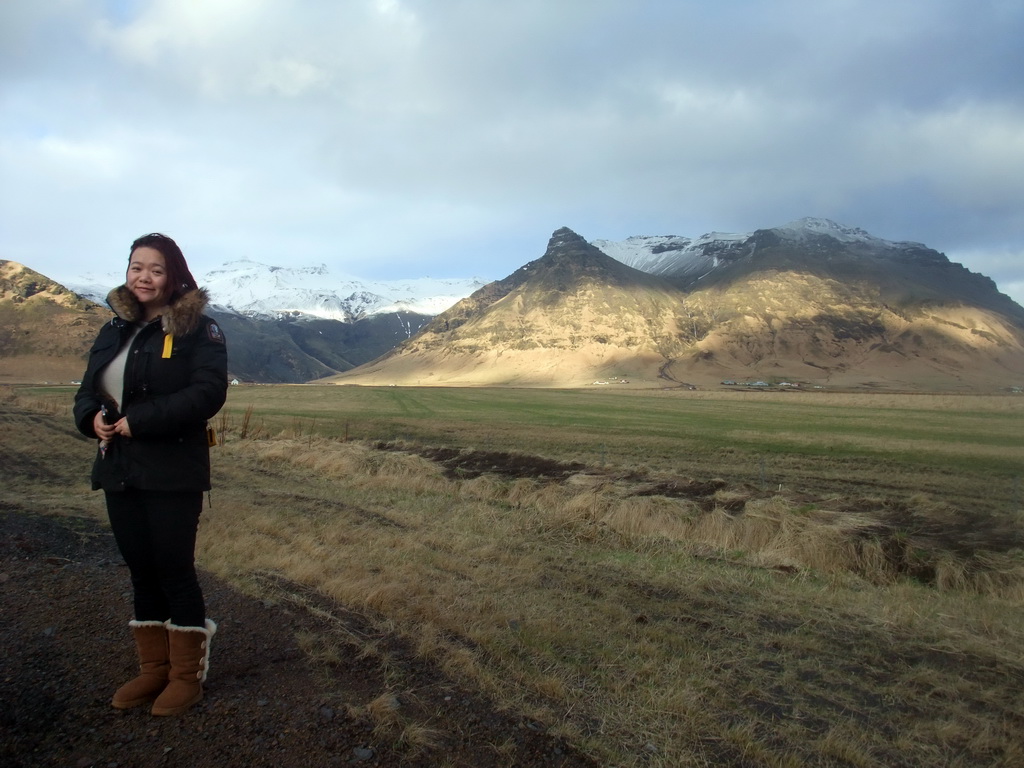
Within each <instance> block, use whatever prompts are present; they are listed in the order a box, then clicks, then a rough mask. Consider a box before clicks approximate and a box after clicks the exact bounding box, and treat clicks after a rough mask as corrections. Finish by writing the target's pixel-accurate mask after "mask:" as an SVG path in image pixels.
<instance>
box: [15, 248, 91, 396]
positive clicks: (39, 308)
mask: <svg viewBox="0 0 1024 768" xmlns="http://www.w3.org/2000/svg"><path fill="white" fill-rule="evenodd" d="M109 319H110V311H109V310H106V309H104V308H103V307H100V306H98V305H96V304H93V303H92V302H91V301H88V300H86V299H83V298H82V297H80V296H78V295H77V294H75V293H72V292H71V291H69V290H67V289H66V288H64V287H63V286H61V285H59V284H58V283H55V282H54V281H52V280H50V279H49V278H47V277H44V276H43V275H41V274H39V273H38V272H34V271H32V270H31V269H29V268H28V267H25V266H23V265H21V264H18V263H17V262H14V261H2V260H0V384H12V383H21V382H39V381H52V382H65V383H66V382H69V381H73V380H75V379H77V378H78V377H80V376H81V375H82V372H83V371H84V370H85V357H86V354H87V353H88V350H89V346H90V345H91V344H92V340H93V339H94V338H95V337H96V333H97V331H98V330H99V329H100V327H101V326H102V325H103V323H105V322H106V321H107V320H109Z"/></svg>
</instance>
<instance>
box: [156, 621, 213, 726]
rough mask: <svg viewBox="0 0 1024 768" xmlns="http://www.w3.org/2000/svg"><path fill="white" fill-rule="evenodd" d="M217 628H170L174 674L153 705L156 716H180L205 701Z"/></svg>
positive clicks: (208, 624) (169, 642)
mask: <svg viewBox="0 0 1024 768" xmlns="http://www.w3.org/2000/svg"><path fill="white" fill-rule="evenodd" d="M216 631H217V625H216V624H214V623H213V622H212V621H210V619H207V620H206V626H205V627H179V626H177V625H176V624H170V623H169V624H168V625H167V639H168V645H169V648H170V657H171V671H170V674H169V675H168V677H169V681H168V683H167V687H166V688H164V689H163V691H162V692H161V693H160V695H159V696H157V698H156V701H154V702H153V714H154V715H180V714H181V713H182V712H184V711H185V710H186V709H188V708H189V707H191V706H192V705H193V704H195V703H196V702H198V701H199V700H200V699H202V698H203V682H204V681H205V680H206V670H207V668H208V667H209V664H210V640H211V638H213V635H214V633H215V632H216Z"/></svg>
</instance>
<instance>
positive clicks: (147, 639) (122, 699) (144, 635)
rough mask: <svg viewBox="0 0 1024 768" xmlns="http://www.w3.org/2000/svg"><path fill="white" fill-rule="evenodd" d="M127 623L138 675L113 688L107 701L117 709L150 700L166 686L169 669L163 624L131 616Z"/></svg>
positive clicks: (168, 654) (165, 627)
mask: <svg viewBox="0 0 1024 768" xmlns="http://www.w3.org/2000/svg"><path fill="white" fill-rule="evenodd" d="M128 626H129V627H131V629H132V636H133V637H134V638H135V648H136V650H137V651H138V653H139V675H138V677H136V678H135V679H134V680H130V681H129V682H127V683H125V684H124V685H122V686H121V687H120V688H118V689H117V692H116V693H115V694H114V698H113V699H112V700H111V702H110V703H111V704H113V705H114V706H115V707H116V708H117V709H131V708H132V707H138V706H140V705H142V704H148V703H149V702H151V701H153V699H155V698H156V697H157V696H159V695H160V692H161V691H162V690H163V689H164V688H166V687H167V674H168V672H169V671H170V669H171V662H170V652H169V650H168V646H167V623H166V622H163V621H136V620H135V619H132V620H131V621H129V622H128Z"/></svg>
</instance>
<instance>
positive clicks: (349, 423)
mask: <svg viewBox="0 0 1024 768" xmlns="http://www.w3.org/2000/svg"><path fill="white" fill-rule="evenodd" d="M250 406H251V407H252V409H253V423H254V424H255V425H259V426H260V427H261V428H262V429H263V430H264V431H265V432H267V433H268V434H279V433H281V432H283V431H290V432H292V433H294V434H300V433H304V434H315V435H320V436H327V437H345V436H348V437H349V438H350V439H362V440H385V441H391V440H403V441H407V442H408V441H411V442H417V443H425V444H429V445H439V446H455V447H467V446H469V447H473V448H476V449H479V450H498V451H507V452H521V453H529V454H536V455H541V456H545V457H549V458H556V459H559V460H563V461H580V462H583V463H586V464H589V465H613V466H620V467H624V468H630V467H636V466H642V467H644V468H646V469H647V470H649V471H656V472H668V473H676V474H682V475H691V476H708V475H710V476H722V477H725V478H727V479H729V480H745V481H748V482H755V483H758V484H766V483H775V484H779V483H782V484H786V485H797V486H808V487H811V488H813V489H814V490H816V491H819V492H820V491H826V490H828V489H829V487H830V486H831V485H834V486H835V487H836V488H837V489H840V490H847V489H849V488H859V489H862V490H863V491H864V492H866V493H869V492H871V488H872V486H873V485H874V486H876V487H878V488H884V489H889V490H895V491H900V492H908V493H914V492H926V493H937V494H942V495H944V496H946V497H948V498H950V499H951V500H955V501H956V502H957V503H961V504H964V505H967V506H970V507H976V508H978V509H984V510H1000V509H1002V510H1004V511H1005V510H1010V509H1011V508H1012V507H1013V505H1014V504H1015V503H1016V504H1018V505H1019V503H1020V501H1021V499H1020V496H1021V493H1022V491H1021V489H1020V483H1021V475H1022V473H1024V440H1022V435H1024V397H1015V396H1006V397H966V396H927V395H916V396H914V395H906V396H893V395H878V396H872V395H835V394H818V393H786V394H776V393H758V392H753V393H733V392H721V393H710V392H689V391H679V390H673V391H651V392H637V391H620V392H614V391H608V390H601V391H562V390H535V389H450V388H422V389H418V388H399V387H391V388H361V387H287V386H285V387H264V386H255V387H237V388H232V390H231V392H230V397H229V401H228V405H227V408H226V412H227V413H228V414H229V416H230V419H231V420H232V421H233V422H235V423H237V422H238V421H239V420H240V418H241V416H242V413H243V412H244V411H245V409H246V408H248V407H250Z"/></svg>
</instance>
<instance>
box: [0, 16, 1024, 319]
mask: <svg viewBox="0 0 1024 768" xmlns="http://www.w3.org/2000/svg"><path fill="white" fill-rule="evenodd" d="M1021 40H1024V0H715V1H714V2H712V0H515V2H511V1H509V0H344V1H342V0H337V1H332V0H3V2H2V3H0V258H7V259H13V260H15V261H20V262H22V263H25V264H27V265H28V266H30V267H32V268H34V269H37V270H38V271H41V272H44V273H45V274H49V275H51V276H53V277H57V278H67V277H71V276H75V275H81V274H83V273H85V272H90V271H109V270H112V269H120V267H121V265H122V264H123V263H124V261H125V259H126V257H127V248H128V245H129V244H130V242H131V240H132V239H134V237H136V236H137V235H139V234H143V233H145V232H149V231H162V232H165V233H167V234H169V235H171V236H172V237H174V238H176V239H177V240H178V241H179V243H180V244H181V245H182V247H183V248H184V250H185V254H186V256H187V257H188V258H189V261H190V264H191V265H192V266H193V271H195V272H197V273H202V272H203V271H205V270H207V269H210V268H213V267H216V266H218V265H220V264H222V263H224V262H226V261H230V260H234V259H238V258H242V257H246V258H251V259H254V260H257V261H263V262H265V263H270V264H277V265H290V266H291V265H294V266H300V265H309V264H321V263H325V264H327V265H328V266H329V267H330V268H331V270H332V271H337V272H344V273H349V274H352V275H355V276H357V277H363V278H367V279H381V278H392V277H395V278H397V277H422V276H428V275H429V276H431V277H469V276H479V277H482V278H485V279H497V278H500V277H504V276H505V275H507V274H509V273H510V272H512V271H514V270H515V269H516V268H518V267H519V266H521V265H522V264H524V263H526V262H527V261H530V260H532V259H534V258H537V257H538V256H540V255H541V254H543V252H544V248H545V247H546V245H547V240H548V238H549V237H550V235H551V232H552V231H553V230H555V229H557V228H559V227H562V226H568V227H571V228H572V229H574V230H575V231H576V232H578V233H579V234H581V235H582V236H583V237H585V238H587V239H588V240H594V239H612V240H617V239H624V238H626V237H628V236H630V235H639V234H678V235H689V236H693V237H696V236H699V235H702V234H704V233H706V232H710V231H714V230H717V231H723V232H747V231H752V230H754V229H757V228H761V227H771V226H777V225H781V224H785V223H787V222H789V221H792V220H794V219H798V218H801V217H804V216H820V217H825V218H831V219H834V220H835V221H838V222H840V223H842V224H845V225H848V226H857V227H862V228H864V229H866V230H867V231H869V232H870V233H872V234H874V235H877V236H879V237H884V238H887V239H890V240H915V241H919V242H923V243H925V244H927V245H929V246H931V247H933V248H935V249H937V250H940V251H943V252H944V253H946V254H947V255H948V256H949V257H950V258H951V259H952V260H954V261H959V262H961V263H963V264H964V265H966V266H967V267H969V268H970V269H972V270H974V271H976V272H982V273H984V274H986V275H989V276H990V277H992V278H993V279H994V280H996V282H997V283H998V285H999V287H1000V289H1001V290H1002V291H1003V292H1004V293H1008V294H1010V295H1011V296H1013V297H1014V298H1015V299H1016V300H1017V301H1018V302H1022V303H1024V77H1022V75H1021V73H1022V72H1024V45H1022V44H1021Z"/></svg>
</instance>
